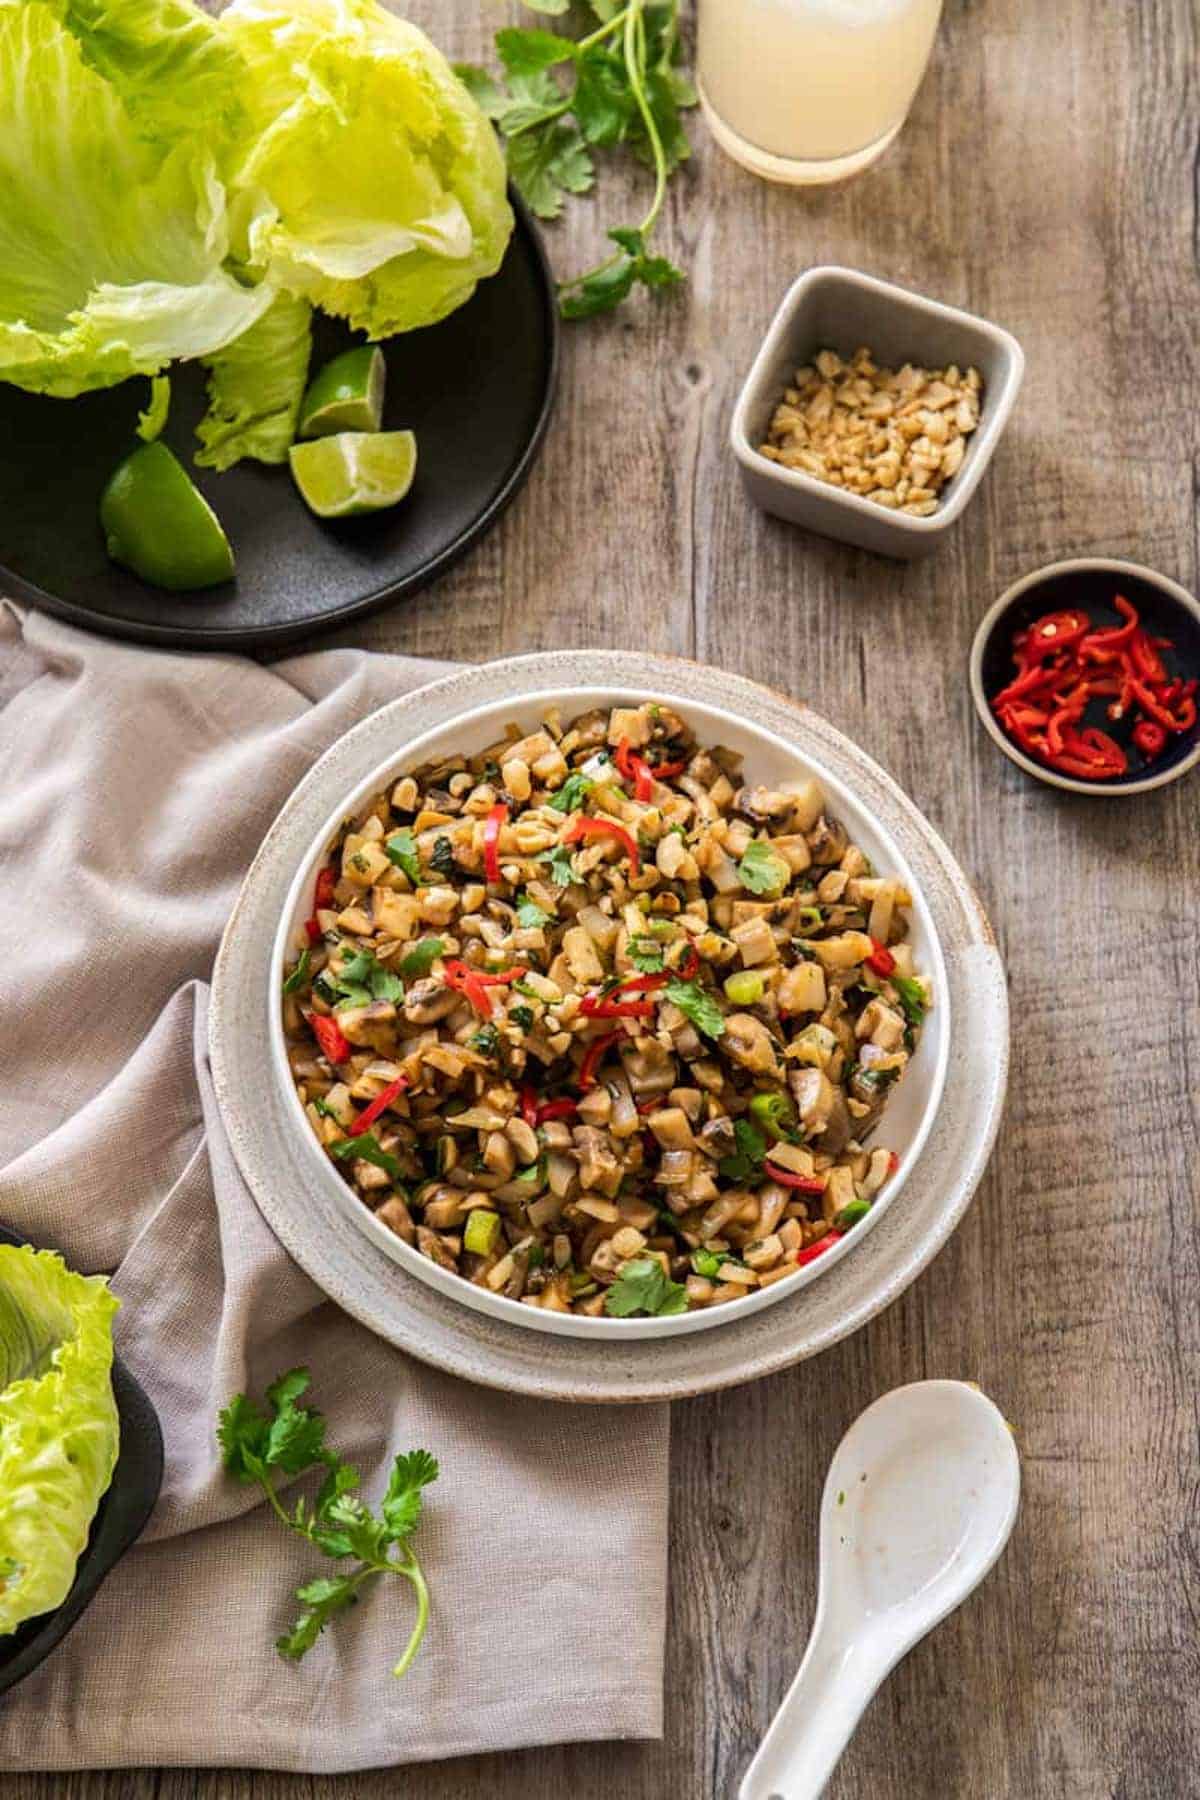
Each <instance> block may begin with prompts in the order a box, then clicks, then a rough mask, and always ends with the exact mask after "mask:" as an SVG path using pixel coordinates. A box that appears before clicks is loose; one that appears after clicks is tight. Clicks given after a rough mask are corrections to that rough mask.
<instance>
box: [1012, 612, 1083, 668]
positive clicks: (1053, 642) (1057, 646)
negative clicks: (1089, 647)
mask: <svg viewBox="0 0 1200 1800" xmlns="http://www.w3.org/2000/svg"><path fill="white" fill-rule="evenodd" d="M1091 623H1092V621H1091V620H1090V619H1089V618H1088V616H1087V614H1086V613H1085V612H1080V611H1079V610H1078V608H1076V607H1073V606H1072V607H1067V608H1066V609H1065V610H1064V611H1062V612H1052V613H1046V614H1045V615H1044V616H1043V617H1042V618H1040V619H1035V621H1034V623H1033V624H1032V625H1031V626H1030V627H1029V632H1028V635H1027V637H1026V638H1025V641H1024V643H1023V645H1022V653H1023V655H1024V657H1025V660H1026V662H1028V661H1029V660H1030V659H1031V657H1036V658H1037V660H1038V661H1041V660H1042V659H1043V658H1045V657H1047V656H1053V655H1056V654H1057V652H1058V651H1060V650H1069V649H1070V648H1071V646H1072V645H1073V644H1077V643H1078V642H1079V640H1080V639H1081V638H1082V637H1084V636H1085V634H1086V633H1087V631H1088V628H1089V626H1090V625H1091Z"/></svg>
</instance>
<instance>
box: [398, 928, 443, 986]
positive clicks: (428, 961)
mask: <svg viewBox="0 0 1200 1800" xmlns="http://www.w3.org/2000/svg"><path fill="white" fill-rule="evenodd" d="M445 948H446V946H445V944H444V942H443V941H442V939H441V938H439V937H431V938H422V939H421V941H420V943H419V944H414V945H413V947H412V949H411V950H409V951H407V952H406V954H405V955H404V956H402V957H401V958H400V973H401V974H402V975H403V977H404V979H405V981H419V980H420V979H421V977H422V976H424V975H428V973H429V971H430V969H432V967H433V965H434V963H435V962H436V961H437V959H438V957H439V956H441V954H442V952H443V951H444V950H445Z"/></svg>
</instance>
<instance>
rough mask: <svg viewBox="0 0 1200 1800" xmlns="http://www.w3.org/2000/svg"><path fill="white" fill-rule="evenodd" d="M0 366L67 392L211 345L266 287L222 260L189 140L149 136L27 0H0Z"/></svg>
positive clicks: (201, 148) (43, 10)
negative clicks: (248, 282) (251, 283)
mask: <svg viewBox="0 0 1200 1800" xmlns="http://www.w3.org/2000/svg"><path fill="white" fill-rule="evenodd" d="M0 192H3V194H4V195H5V200H4V204H3V206H0V378H3V379H4V380H7V381H11V382H15V383H16V385H17V386H18V387H25V388H29V389H32V390H33V391H34V392H39V393H48V394H56V395H59V396H63V397H69V396H71V395H74V394H79V393H83V392H84V391H85V390H87V389H89V388H97V387H108V386H111V385H112V384H113V383H114V382H118V381H123V380H125V379H126V378H127V377H128V376H130V375H138V374H141V375H153V374H157V373H158V372H159V371H160V370H161V369H163V368H164V367H165V366H166V365H167V363H169V362H171V361H172V360H174V359H175V358H176V357H186V356H199V355H203V354H205V353H206V352H209V351H213V350H217V349H220V348H221V347H222V346H223V345H224V344H226V343H228V342H230V340H231V339H233V338H235V337H238V336H240V335H241V333H242V332H244V331H246V330H247V329H248V328H249V327H250V326H251V325H252V324H253V323H254V322H255V320H256V319H257V318H259V317H260V315H261V314H262V313H263V312H264V311H265V310H266V308H267V307H268V306H269V305H270V304H271V301H272V299H273V298H274V295H273V292H272V290H271V289H270V288H257V289H255V288H248V287H246V286H244V285H243V284H242V283H241V282H240V281H239V280H237V279H236V278H235V276H234V275H233V274H231V273H230V272H229V271H228V270H226V269H225V268H223V267H222V264H223V262H224V260H225V257H226V255H227V252H228V224H227V216H226V196H225V190H224V187H223V186H222V183H221V181H220V180H219V178H218V175H217V170H216V165H215V161H214V159H213V155H212V152H211V150H210V149H209V148H208V147H207V146H206V145H205V144H204V143H202V142H201V141H200V140H199V139H191V140H188V141H183V140H181V141H178V142H175V143H173V144H168V143H167V142H166V141H163V142H161V143H160V142H156V141H154V140H152V138H150V137H149V136H147V135H146V133H145V132H144V131H143V130H142V129H141V128H140V127H138V126H137V125H136V124H135V123H134V120H133V118H132V116H131V114H130V113H129V112H128V111H127V109H126V107H125V106H124V104H123V103H122V101H121V99H120V97H119V96H118V94H117V92H116V90H115V88H114V87H113V86H111V85H110V84H109V82H107V81H106V80H105V79H104V78H103V77H102V76H101V75H100V74H99V73H98V72H97V71H96V70H95V69H94V68H92V67H89V65H88V63H87V62H86V61H85V58H84V54H83V49H82V46H81V45H80V43H79V42H77V40H76V39H75V38H74V37H73V36H72V35H71V34H70V32H69V31H68V30H67V29H66V28H65V27H64V25H63V24H62V23H61V21H60V20H59V19H58V18H57V17H56V14H55V11H54V9H53V7H52V6H50V5H47V4H43V0H19V3H17V4H14V3H13V0H0Z"/></svg>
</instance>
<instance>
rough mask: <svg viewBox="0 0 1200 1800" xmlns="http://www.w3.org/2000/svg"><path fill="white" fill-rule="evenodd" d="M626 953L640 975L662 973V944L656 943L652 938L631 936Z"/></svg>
mask: <svg viewBox="0 0 1200 1800" xmlns="http://www.w3.org/2000/svg"><path fill="white" fill-rule="evenodd" d="M626 954H627V956H628V957H629V960H630V962H631V963H632V964H633V966H634V968H635V969H637V970H638V971H639V973H641V974H642V975H659V974H661V973H662V970H663V952H662V945H661V944H656V943H655V942H654V939H653V938H644V937H636V938H632V939H631V940H630V944H629V949H628V950H627V952H626Z"/></svg>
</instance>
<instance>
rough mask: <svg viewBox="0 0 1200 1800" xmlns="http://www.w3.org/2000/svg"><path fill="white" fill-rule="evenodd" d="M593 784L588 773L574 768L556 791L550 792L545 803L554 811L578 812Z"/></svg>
mask: <svg viewBox="0 0 1200 1800" xmlns="http://www.w3.org/2000/svg"><path fill="white" fill-rule="evenodd" d="M595 785H596V784H595V782H594V781H593V780H592V778H591V776H590V775H584V774H582V773H581V772H580V771H579V770H578V769H576V770H574V771H573V772H572V773H571V774H570V775H568V776H567V779H566V780H565V781H564V782H563V784H562V786H561V787H560V788H559V790H558V792H557V793H556V794H551V796H550V798H549V800H548V801H547V802H546V804H547V806H552V807H553V808H554V810H555V812H560V813H572V812H578V811H579V809H580V807H581V806H582V805H583V803H584V801H585V800H586V799H587V797H588V795H589V794H590V793H591V791H592V789H593V788H594V787H595Z"/></svg>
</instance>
